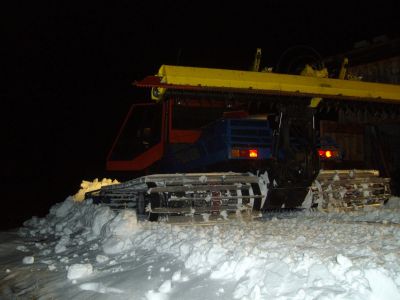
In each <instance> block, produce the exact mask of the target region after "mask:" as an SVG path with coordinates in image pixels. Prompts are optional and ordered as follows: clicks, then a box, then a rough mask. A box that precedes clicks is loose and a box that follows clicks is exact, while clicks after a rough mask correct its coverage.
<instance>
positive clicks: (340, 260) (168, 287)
mask: <svg viewBox="0 0 400 300" xmlns="http://www.w3.org/2000/svg"><path fill="white" fill-rule="evenodd" d="M203 180H204V179H203ZM399 200H400V199H399V198H392V199H390V200H389V201H388V203H387V205H386V206H385V207H384V208H381V209H365V210H360V211H354V212H346V213H344V212H342V213H340V212H330V213H326V212H316V211H302V212H290V213H280V214H276V213H275V214H272V213H265V214H264V215H263V216H262V217H261V218H259V219H257V220H256V221H252V222H249V221H242V220H240V219H238V220H237V221H229V222H224V223H220V224H212V225H207V226H178V225H171V224H166V223H162V222H161V223H151V222H148V221H145V220H141V219H138V217H137V216H136V213H135V212H134V211H132V210H128V209H126V210H121V211H119V212H113V211H111V210H110V209H109V208H108V207H106V206H102V205H94V204H93V203H92V202H91V201H90V200H88V201H76V200H75V199H74V197H68V198H67V199H66V200H65V201H63V202H61V203H58V204H56V205H54V206H53V207H52V208H51V209H50V212H49V214H48V215H47V216H46V217H45V218H41V219H40V218H37V217H32V218H31V219H30V220H28V221H26V222H25V223H24V226H23V227H21V228H20V229H19V230H17V231H9V232H3V233H0V238H1V240H2V243H1V244H0V264H1V269H0V278H1V283H0V298H1V299H10V298H17V297H19V298H39V299H92V298H96V299H215V298H218V299H385V300H386V299H400V207H399ZM222 217H223V216H222Z"/></svg>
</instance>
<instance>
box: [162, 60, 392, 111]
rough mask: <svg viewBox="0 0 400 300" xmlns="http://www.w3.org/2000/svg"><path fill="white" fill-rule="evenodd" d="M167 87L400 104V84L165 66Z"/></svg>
mask: <svg viewBox="0 0 400 300" xmlns="http://www.w3.org/2000/svg"><path fill="white" fill-rule="evenodd" d="M157 76H158V77H160V79H161V83H162V84H163V85H164V87H165V88H167V89H168V88H169V87H168V86H171V88H175V89H177V88H179V87H192V88H207V89H211V90H212V89H228V90H230V89H232V90H237V91H240V92H253V93H254V92H260V93H266V94H275V95H280V94H282V95H292V96H310V97H320V98H336V99H343V100H346V99H350V100H358V101H373V102H382V103H397V104H400V85H393V84H382V83H371V82H362V81H350V80H341V79H331V78H317V77H307V76H300V75H286V74H277V73H263V72H251V71H236V70H225V69H209V68H196V67H182V66H169V65H162V66H161V68H160V70H159V72H158V75H157Z"/></svg>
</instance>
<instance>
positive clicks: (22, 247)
mask: <svg viewBox="0 0 400 300" xmlns="http://www.w3.org/2000/svg"><path fill="white" fill-rule="evenodd" d="M17 250H18V251H21V252H29V249H28V248H27V247H26V246H23V245H20V246H17Z"/></svg>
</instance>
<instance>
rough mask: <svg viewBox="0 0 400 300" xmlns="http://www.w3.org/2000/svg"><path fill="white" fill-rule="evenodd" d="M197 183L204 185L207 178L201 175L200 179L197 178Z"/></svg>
mask: <svg viewBox="0 0 400 300" xmlns="http://www.w3.org/2000/svg"><path fill="white" fill-rule="evenodd" d="M199 181H200V182H201V183H206V182H207V176H206V175H201V176H200V178H199Z"/></svg>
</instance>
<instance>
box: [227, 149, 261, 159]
mask: <svg viewBox="0 0 400 300" xmlns="http://www.w3.org/2000/svg"><path fill="white" fill-rule="evenodd" d="M231 157H233V158H238V157H241V158H258V150H257V149H232V150H231Z"/></svg>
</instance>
